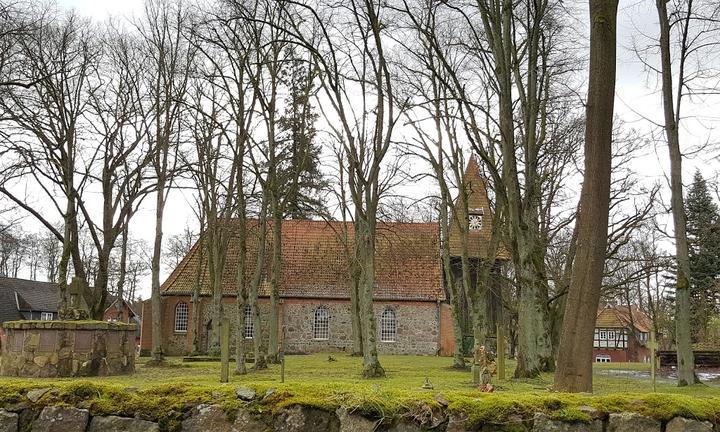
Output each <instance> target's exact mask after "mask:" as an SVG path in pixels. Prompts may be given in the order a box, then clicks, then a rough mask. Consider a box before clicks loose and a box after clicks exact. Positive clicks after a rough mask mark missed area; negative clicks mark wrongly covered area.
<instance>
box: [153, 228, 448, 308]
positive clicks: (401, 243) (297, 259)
mask: <svg viewBox="0 0 720 432" xmlns="http://www.w3.org/2000/svg"><path fill="white" fill-rule="evenodd" d="M230 227H231V228H230V229H231V230H234V231H235V233H234V234H233V236H232V237H231V240H230V243H229V245H228V250H227V262H226V265H225V270H224V272H223V282H222V284H223V290H224V292H225V294H228V295H233V294H235V292H236V288H235V287H236V283H235V275H236V270H237V262H238V250H239V245H238V241H237V238H238V237H237V221H236V220H234V221H230ZM269 227H270V230H271V225H270V224H269ZM346 230H347V233H346ZM247 234H248V241H247V244H248V254H247V261H248V262H247V265H246V272H247V273H246V274H247V275H248V278H249V277H250V274H251V273H252V269H253V268H254V266H255V260H256V259H257V258H256V257H257V244H258V241H257V221H250V223H249V227H248V229H247ZM352 236H353V226H352V224H350V223H347V224H346V223H343V222H326V221H308V220H286V221H284V222H283V224H282V238H283V254H282V256H283V265H282V272H281V278H280V295H281V296H282V297H286V298H287V297H304V298H349V290H348V280H349V277H348V258H347V257H348V254H347V252H346V251H347V250H352V249H351V248H352V245H351V244H350V245H349V246H346V245H347V242H346V241H344V238H350V239H351V240H352ZM199 244H200V241H198V243H196V244H195V246H193V248H192V249H191V251H190V253H188V255H187V256H186V257H185V258H184V259H183V260H182V261H181V262H180V264H179V265H178V267H177V268H176V269H175V270H174V271H173V272H172V274H171V275H170V277H169V278H168V279H167V280H166V281H165V283H164V284H163V285H162V287H161V291H162V292H163V293H166V294H171V293H177V294H188V293H191V292H192V290H193V286H194V283H195V276H196V274H197V269H198V263H199V261H200V256H199V255H200V254H199V247H200V246H199ZM267 245H268V246H267V253H266V259H265V262H264V265H265V269H266V274H268V278H267V280H269V267H270V259H271V253H272V249H271V248H272V233H271V232H269V233H268V236H267ZM200 283H201V287H202V293H203V294H209V293H210V288H209V278H208V274H207V262H206V259H203V264H202V274H201V278H200ZM268 293H269V283H267V282H265V283H263V286H262V287H261V294H262V295H267V294H268ZM375 298H377V299H398V300H427V301H436V300H442V299H443V298H444V295H443V289H442V276H441V267H440V254H439V228H438V225H437V224H433V223H430V224H420V223H379V224H378V231H377V246H376V273H375Z"/></svg>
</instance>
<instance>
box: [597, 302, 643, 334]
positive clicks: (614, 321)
mask: <svg viewBox="0 0 720 432" xmlns="http://www.w3.org/2000/svg"><path fill="white" fill-rule="evenodd" d="M631 323H632V325H634V327H635V328H636V329H637V330H638V331H640V332H643V333H649V332H650V330H651V329H652V321H650V318H649V317H648V316H647V315H646V314H645V312H643V311H641V310H640V309H638V307H637V306H635V305H631V306H630V308H629V309H628V307H627V306H622V305H610V304H608V305H606V306H605V307H600V309H599V310H598V314H597V319H596V321H595V327H611V328H613V327H615V328H622V327H630V325H631Z"/></svg>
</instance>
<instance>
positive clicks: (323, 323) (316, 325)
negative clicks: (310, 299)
mask: <svg viewBox="0 0 720 432" xmlns="http://www.w3.org/2000/svg"><path fill="white" fill-rule="evenodd" d="M313 339H319V340H327V339H330V312H328V310H327V308H326V307H325V306H320V307H318V308H317V309H315V319H314V320H313Z"/></svg>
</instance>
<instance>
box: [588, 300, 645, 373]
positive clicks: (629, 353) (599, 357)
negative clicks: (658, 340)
mask: <svg viewBox="0 0 720 432" xmlns="http://www.w3.org/2000/svg"><path fill="white" fill-rule="evenodd" d="M651 331H652V321H650V318H649V317H648V316H647V315H646V314H645V313H644V312H643V311H641V310H640V309H639V308H638V307H637V306H636V305H630V306H622V305H613V304H607V305H604V306H601V307H600V309H599V310H598V314H597V319H596V321H595V337H594V341H593V359H594V360H595V361H596V362H644V363H647V362H649V361H650V349H649V347H648V342H649V341H650V332H651Z"/></svg>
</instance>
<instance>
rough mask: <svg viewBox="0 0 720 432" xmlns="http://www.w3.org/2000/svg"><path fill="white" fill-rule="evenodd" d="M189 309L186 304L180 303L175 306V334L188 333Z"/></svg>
mask: <svg viewBox="0 0 720 432" xmlns="http://www.w3.org/2000/svg"><path fill="white" fill-rule="evenodd" d="M189 310H190V309H189V307H188V304H187V303H185V302H179V303H178V304H176V305H175V333H187V329H188V319H189V316H190V314H189Z"/></svg>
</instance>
